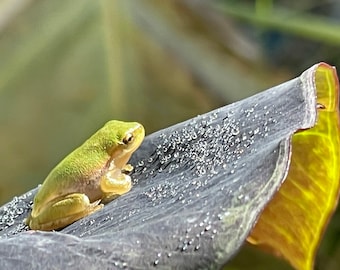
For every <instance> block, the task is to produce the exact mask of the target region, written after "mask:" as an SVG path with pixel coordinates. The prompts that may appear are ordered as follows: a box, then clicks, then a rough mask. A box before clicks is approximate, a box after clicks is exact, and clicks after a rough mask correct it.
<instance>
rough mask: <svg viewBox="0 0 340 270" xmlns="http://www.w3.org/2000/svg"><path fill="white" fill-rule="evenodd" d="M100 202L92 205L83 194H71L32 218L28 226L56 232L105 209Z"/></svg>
mask: <svg viewBox="0 0 340 270" xmlns="http://www.w3.org/2000/svg"><path fill="white" fill-rule="evenodd" d="M99 203H100V200H98V201H95V202H93V203H90V200H89V198H88V197H87V196H86V195H85V194H82V193H74V194H69V195H67V196H64V197H61V198H58V200H54V201H52V202H51V203H50V205H49V206H47V207H45V209H44V210H43V211H42V212H41V213H40V214H39V215H38V216H35V217H34V216H30V217H29V220H28V225H29V227H30V228H31V229H32V230H43V231H49V230H56V229H60V228H63V227H65V226H67V225H69V224H71V223H73V222H75V221H76V220H78V219H81V218H83V217H85V216H87V215H89V214H91V213H93V212H95V211H97V210H99V209H101V208H102V207H103V205H102V204H99Z"/></svg>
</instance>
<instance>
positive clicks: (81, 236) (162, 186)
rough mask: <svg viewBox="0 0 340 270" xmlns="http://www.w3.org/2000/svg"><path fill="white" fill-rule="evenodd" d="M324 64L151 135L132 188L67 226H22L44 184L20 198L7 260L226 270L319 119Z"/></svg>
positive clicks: (3, 232)
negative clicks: (294, 148)
mask: <svg viewBox="0 0 340 270" xmlns="http://www.w3.org/2000/svg"><path fill="white" fill-rule="evenodd" d="M316 68H317V65H316V66H313V67H311V68H310V69H308V70H307V71H305V72H304V73H303V74H302V75H301V76H300V77H298V78H295V79H293V80H291V81H288V82H286V83H283V84H281V85H279V86H276V87H273V88H271V89H269V90H266V91H264V92H261V93H259V94H257V95H255V96H252V97H250V98H247V99H244V100H241V101H239V102H236V103H233V104H231V105H228V106H225V107H222V108H219V109H217V110H215V111H211V112H208V113H206V114H204V115H200V116H197V117H195V118H193V119H190V120H188V121H185V122H182V123H179V124H177V125H175V126H171V127H168V128H166V129H163V130H160V131H158V132H156V133H153V134H151V135H149V136H147V137H146V138H145V141H144V142H143V144H142V146H141V147H140V148H139V149H138V150H137V151H136V153H135V154H134V155H133V157H132V159H131V162H130V163H131V164H132V165H133V166H134V167H135V169H134V171H133V173H132V174H131V177H132V179H133V180H134V185H133V188H132V190H131V191H130V192H129V193H127V194H125V195H123V196H121V197H119V198H118V199H116V200H114V201H112V202H111V203H109V204H107V205H106V206H105V207H104V208H103V209H102V210H101V211H98V212H96V213H95V214H93V215H91V216H88V217H86V218H84V219H82V220H80V221H78V222H75V223H73V224H72V225H70V226H68V227H66V228H64V229H63V230H61V231H59V232H38V231H27V229H28V228H27V227H26V226H24V225H23V220H24V218H25V217H26V216H27V213H28V212H29V211H30V207H31V203H32V198H33V196H34V194H35V193H36V189H35V190H32V191H30V192H28V193H26V194H24V195H23V196H20V197H17V198H14V199H13V200H12V201H11V202H9V203H8V204H6V205H4V206H2V207H1V208H0V264H1V269H51V268H55V269H63V268H64V269H71V268H72V269H120V268H126V269H149V268H152V267H154V268H156V269H220V268H221V267H222V266H223V265H224V264H226V263H227V262H228V260H229V259H230V258H231V257H232V256H233V255H234V254H235V253H236V252H237V251H238V249H239V248H240V247H241V245H242V244H243V243H244V241H245V240H246V238H247V236H248V235H249V233H250V231H251V229H252V228H253V226H254V224H255V223H256V220H257V218H258V217H259V215H260V213H261V212H262V210H263V209H264V207H265V206H266V204H267V203H268V202H269V201H270V199H271V198H272V197H273V195H274V194H275V192H276V191H277V190H278V189H279V187H280V186H281V184H282V183H283V181H284V180H285V177H286V175H287V172H288V168H289V163H290V156H291V138H292V135H293V134H294V133H295V132H296V131H297V130H301V129H308V128H311V127H312V126H314V125H315V122H316V116H317V113H316V111H317V109H316V107H317V106H316V94H315V93H316V90H315V83H314V79H315V78H314V73H315V69H316ZM155 117H156V116H155Z"/></svg>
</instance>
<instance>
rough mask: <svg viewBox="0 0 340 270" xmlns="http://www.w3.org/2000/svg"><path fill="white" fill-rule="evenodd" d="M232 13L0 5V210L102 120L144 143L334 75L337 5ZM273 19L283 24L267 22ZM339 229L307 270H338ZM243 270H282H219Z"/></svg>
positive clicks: (160, 5)
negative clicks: (311, 74) (214, 112)
mask: <svg viewBox="0 0 340 270" xmlns="http://www.w3.org/2000/svg"><path fill="white" fill-rule="evenodd" d="M239 3H240V1H235V0H229V1H228V0H224V1H222V0H219V1H208V0H195V1H194V0H173V1H156V0H140V1H133V0H120V1H110V0H98V1H90V0H74V1H67V0H60V1H51V0H49V1H42V0H21V1H19V0H18V1H12V0H0V59H1V61H0V130H1V132H0V150H1V153H2V155H1V162H0V169H1V170H2V172H3V177H2V180H1V181H0V203H3V202H6V201H7V200H9V199H10V198H11V197H12V196H14V195H16V194H21V193H23V192H25V191H27V190H28V189H30V188H33V187H35V186H36V185H37V184H39V183H41V182H42V181H43V179H44V178H45V176H46V175H47V173H48V172H49V171H50V170H51V168H53V166H54V165H55V164H56V163H57V162H58V161H59V160H60V159H61V158H62V157H64V156H65V155H66V154H67V153H69V152H70V151H72V150H73V149H74V148H75V147H76V146H78V145H79V144H81V143H82V142H83V141H84V140H85V139H86V138H88V137H89V136H90V135H91V134H92V133H94V131H95V130H96V129H98V128H100V127H101V126H102V125H103V123H105V122H106V121H107V120H109V119H121V120H136V121H140V122H141V123H143V124H144V126H145V127H146V130H147V133H151V132H153V131H155V130H158V129H160V128H163V127H166V126H169V125H171V124H174V123H177V122H179V121H182V120H184V119H187V118H190V117H192V116H194V115H196V114H200V113H203V112H206V111H209V110H211V109H213V108H216V107H219V106H221V105H223V104H226V103H228V102H232V101H236V100H239V99H242V98H245V97H247V96H250V95H252V94H254V93H256V92H257V91H260V90H263V89H265V88H267V87H269V86H271V85H275V84H278V83H279V82H282V81H284V80H287V79H289V78H291V77H293V76H296V75H298V74H300V73H301V71H303V70H305V69H306V68H308V67H309V66H311V65H312V64H314V63H315V62H319V61H321V60H322V61H326V62H328V63H330V64H333V65H336V66H338V67H339V66H340V65H339V62H340V54H339V48H338V46H339V45H338V44H339V43H338V42H336V41H334V40H335V39H334V37H333V39H332V38H327V35H329V36H330V37H331V36H334V35H333V33H334V31H337V33H336V34H337V35H336V36H338V31H339V27H340V26H339V25H340V23H339V21H338V20H337V19H336V18H338V17H339V13H340V6H339V2H338V1H316V0H312V1H310V0H308V1H307V0H301V1H295V2H294V3H291V1H284V0H280V1H275V2H274V1H268V0H262V1H250V0H248V1H242V7H240V6H239ZM228 9H229V10H233V11H234V13H230V12H229V13H228V12H226V11H227V10H228ZM235 11H236V13H238V15H237V14H236V13H235ZM278 11H280V12H281V11H284V12H285V13H282V14H284V16H286V17H284V16H283V19H282V16H269V15H270V14H277V13H276V12H278ZM287 14H288V15H287ZM261 18H262V19H261ZM293 18H298V20H294V22H296V21H297V23H296V24H295V28H294V25H293V26H291V24H289V23H290V22H292V21H293ZM311 18H312V21H313V24H311ZM264 19H266V20H264ZM278 20H280V24H278V22H277V21H278ZM285 22H286V24H287V25H288V26H289V27H288V26H287V25H286V26H285V24H284V23H285ZM315 24H317V26H316V25H315ZM308 25H310V26H313V27H312V28H314V30H315V31H314V32H312V33H310V32H308V35H307V33H306V30H303V29H305V28H303V27H307V26H308ZM339 225H340V213H337V214H336V215H335V217H334V218H333V221H332V223H331V224H330V227H329V230H328V233H327V234H326V236H325V240H324V242H323V243H322V248H321V249H320V252H319V260H318V262H317V269H327V270H332V269H338V267H339V262H337V260H338V259H337V258H339V254H340V243H339V236H340V235H339V234H340V230H339ZM250 254H252V255H250ZM272 261H273V264H270V263H271V262H272ZM247 263H249V264H248V266H245V264H247ZM255 264H256V265H257V266H255ZM249 265H250V266H249ZM270 265H273V266H270ZM274 265H275V266H274ZM249 267H251V268H252V269H264V268H265V269H272V268H274V267H275V269H291V268H290V267H289V266H287V265H285V264H283V263H281V262H278V261H277V260H276V259H274V258H272V257H271V256H269V255H268V256H267V255H266V254H262V253H261V255H259V253H258V251H256V250H254V249H253V248H250V251H248V250H247V251H246V252H245V251H242V252H241V253H240V254H239V255H238V256H237V257H236V258H235V260H234V262H233V263H232V264H230V265H228V267H227V269H249ZM256 267H258V268H256Z"/></svg>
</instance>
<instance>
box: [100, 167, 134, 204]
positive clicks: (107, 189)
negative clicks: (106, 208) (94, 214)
mask: <svg viewBox="0 0 340 270" xmlns="http://www.w3.org/2000/svg"><path fill="white" fill-rule="evenodd" d="M130 166H131V165H130ZM128 169H130V170H132V166H131V167H128ZM131 187H132V184H131V177H130V176H128V175H126V174H125V173H122V171H121V170H120V169H117V168H116V169H113V170H110V171H109V172H108V173H106V174H105V175H104V176H103V177H102V179H101V181H100V188H101V190H102V192H103V198H102V202H104V203H107V202H109V201H112V200H113V199H115V198H116V197H117V196H119V195H122V194H124V193H126V192H129V191H130V189H131Z"/></svg>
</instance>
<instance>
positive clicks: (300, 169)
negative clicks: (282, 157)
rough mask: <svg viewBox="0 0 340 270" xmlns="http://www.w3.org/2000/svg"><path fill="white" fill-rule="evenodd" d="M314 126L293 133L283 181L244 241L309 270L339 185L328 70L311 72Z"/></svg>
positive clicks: (332, 76) (333, 85)
mask: <svg viewBox="0 0 340 270" xmlns="http://www.w3.org/2000/svg"><path fill="white" fill-rule="evenodd" d="M313 72H314V76H313V77H314V78H315V79H314V80H315V82H314V83H315V85H316V91H317V103H318V108H319V109H318V119H317V124H316V125H315V126H314V127H313V128H311V129H308V130H303V131H300V132H298V133H296V134H295V135H294V136H293V139H292V157H291V165H290V168H289V172H288V176H287V179H286V181H285V182H284V183H283V184H282V186H281V188H280V190H279V191H278V192H277V193H276V194H275V196H274V198H273V200H271V201H270V203H269V204H268V205H267V206H266V208H265V209H264V211H263V212H262V214H261V216H260V218H259V221H258V223H257V224H256V226H255V228H254V229H253V231H252V232H251V235H250V236H249V237H248V241H249V242H251V243H253V244H257V245H260V246H261V247H263V248H265V249H269V250H270V251H272V252H273V253H274V254H276V255H279V256H282V257H284V258H285V259H286V260H288V261H289V262H290V264H291V265H292V266H293V267H294V268H296V269H305V270H309V269H313V265H314V259H315V254H316V250H317V248H318V245H319V243H320V240H321V238H322V235H323V233H324V231H325V228H326V226H327V223H328V221H329V219H330V217H331V215H332V214H333V212H334V209H335V208H336V205H337V201H338V196H339V179H340V170H339V164H340V140H339V138H340V136H339V100H338V91H339V89H338V88H339V85H338V79H337V75H336V71H335V69H334V68H332V67H330V66H328V65H326V64H324V63H321V64H319V65H317V66H316V67H315V69H314V71H313Z"/></svg>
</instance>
